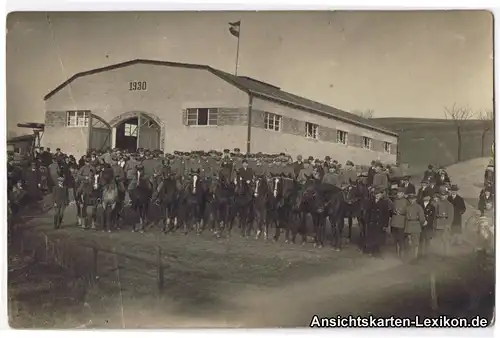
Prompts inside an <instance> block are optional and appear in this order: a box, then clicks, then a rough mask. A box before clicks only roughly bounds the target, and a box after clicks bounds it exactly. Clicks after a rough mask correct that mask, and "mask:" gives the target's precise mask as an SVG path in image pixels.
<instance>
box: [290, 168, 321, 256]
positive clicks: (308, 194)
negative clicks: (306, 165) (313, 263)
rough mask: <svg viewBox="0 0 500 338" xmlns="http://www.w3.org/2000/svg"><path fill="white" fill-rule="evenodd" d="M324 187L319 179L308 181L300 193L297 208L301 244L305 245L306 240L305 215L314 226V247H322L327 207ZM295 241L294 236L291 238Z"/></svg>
mask: <svg viewBox="0 0 500 338" xmlns="http://www.w3.org/2000/svg"><path fill="white" fill-rule="evenodd" d="M323 189H324V185H323V184H322V183H321V180H320V179H319V177H316V178H312V179H309V180H308V181H307V182H306V184H305V186H304V189H303V190H302V193H301V194H299V196H298V203H297V208H298V212H299V215H300V229H301V231H300V232H302V244H305V242H306V239H307V215H308V214H310V215H311V217H312V221H313V226H314V233H315V236H314V246H315V247H318V248H322V247H323V242H324V235H325V223H326V214H327V213H326V210H325V207H326V206H327V205H326V203H327V201H326V199H325V196H324V195H325V194H324V191H323ZM293 239H295V236H294V237H293Z"/></svg>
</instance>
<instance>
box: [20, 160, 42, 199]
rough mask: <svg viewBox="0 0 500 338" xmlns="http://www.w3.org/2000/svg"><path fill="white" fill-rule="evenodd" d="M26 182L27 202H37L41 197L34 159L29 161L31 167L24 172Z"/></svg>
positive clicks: (39, 181) (38, 172) (38, 176)
mask: <svg viewBox="0 0 500 338" xmlns="http://www.w3.org/2000/svg"><path fill="white" fill-rule="evenodd" d="M24 181H25V182H26V193H27V194H26V195H27V197H28V201H29V202H38V201H39V200H40V199H41V197H42V196H41V191H40V187H41V180H40V171H39V170H38V168H37V166H36V162H35V161H31V167H30V168H29V169H28V170H27V171H26V172H25V174H24Z"/></svg>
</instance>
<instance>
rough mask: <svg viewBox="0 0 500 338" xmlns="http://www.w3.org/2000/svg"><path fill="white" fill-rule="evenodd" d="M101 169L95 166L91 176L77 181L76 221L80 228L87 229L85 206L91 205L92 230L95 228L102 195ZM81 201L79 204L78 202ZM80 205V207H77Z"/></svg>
mask: <svg viewBox="0 0 500 338" xmlns="http://www.w3.org/2000/svg"><path fill="white" fill-rule="evenodd" d="M100 179H101V170H100V167H97V168H96V171H95V172H94V173H93V175H92V176H91V177H87V178H86V179H85V180H83V181H81V182H79V187H78V192H77V196H76V197H77V198H76V201H78V202H79V203H78V202H77V203H75V204H77V223H78V225H79V226H81V227H82V229H87V216H88V215H87V208H88V206H92V211H91V220H92V227H91V228H92V230H95V229H96V219H97V207H98V206H99V201H98V200H100V199H101V196H102V186H101V184H100ZM80 203H81V204H80ZM79 206H80V208H79Z"/></svg>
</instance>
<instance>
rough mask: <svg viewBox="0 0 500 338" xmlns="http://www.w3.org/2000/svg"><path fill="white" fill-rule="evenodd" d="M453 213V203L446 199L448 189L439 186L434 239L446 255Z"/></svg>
mask: <svg viewBox="0 0 500 338" xmlns="http://www.w3.org/2000/svg"><path fill="white" fill-rule="evenodd" d="M453 215H454V210H453V205H452V204H451V203H450V202H449V201H448V191H447V190H446V188H445V187H441V188H440V191H439V200H438V201H437V202H436V223H435V224H436V225H435V227H434V229H435V240H436V241H437V242H438V245H439V246H440V247H441V251H442V253H443V254H444V255H445V256H446V255H448V252H449V246H450V237H451V234H450V232H451V223H452V221H453Z"/></svg>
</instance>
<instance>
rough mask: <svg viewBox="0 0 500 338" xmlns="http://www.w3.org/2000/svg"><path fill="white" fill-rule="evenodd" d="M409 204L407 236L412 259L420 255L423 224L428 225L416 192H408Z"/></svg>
mask: <svg viewBox="0 0 500 338" xmlns="http://www.w3.org/2000/svg"><path fill="white" fill-rule="evenodd" d="M408 201H409V205H408V206H407V207H406V214H405V218H406V225H405V236H406V238H407V243H408V249H409V256H410V259H411V260H415V259H417V257H418V248H419V246H420V234H421V232H422V226H426V225H427V222H426V220H425V214H424V210H423V209H422V207H421V206H420V204H418V203H417V195H415V194H414V193H410V194H408Z"/></svg>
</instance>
